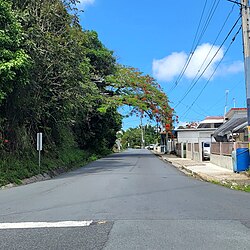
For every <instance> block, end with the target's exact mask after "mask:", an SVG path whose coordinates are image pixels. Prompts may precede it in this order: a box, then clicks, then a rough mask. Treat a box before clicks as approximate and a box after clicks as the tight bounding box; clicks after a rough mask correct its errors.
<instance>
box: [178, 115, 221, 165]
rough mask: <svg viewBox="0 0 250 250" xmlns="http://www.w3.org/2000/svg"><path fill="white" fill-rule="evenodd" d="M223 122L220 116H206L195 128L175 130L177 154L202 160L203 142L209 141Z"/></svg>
mask: <svg viewBox="0 0 250 250" xmlns="http://www.w3.org/2000/svg"><path fill="white" fill-rule="evenodd" d="M222 124H223V117H222V116H208V117H206V118H205V120H203V121H201V122H200V123H199V124H198V126H197V127H196V128H195V127H194V128H189V127H187V128H180V129H176V132H177V147H176V149H177V150H176V151H177V152H176V153H177V155H179V156H181V157H183V158H185V157H187V158H190V159H194V160H197V161H202V159H203V144H204V143H205V142H208V143H211V141H212V140H213V137H212V135H213V133H214V132H215V130H216V129H217V128H218V127H220V126H221V125H222Z"/></svg>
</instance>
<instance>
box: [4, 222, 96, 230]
mask: <svg viewBox="0 0 250 250" xmlns="http://www.w3.org/2000/svg"><path fill="white" fill-rule="evenodd" d="M92 222H93V221H92V220H90V221H59V222H17V223H0V230H1V229H26V228H47V227H48V228H52V227H88V226H90V225H91V224H92Z"/></svg>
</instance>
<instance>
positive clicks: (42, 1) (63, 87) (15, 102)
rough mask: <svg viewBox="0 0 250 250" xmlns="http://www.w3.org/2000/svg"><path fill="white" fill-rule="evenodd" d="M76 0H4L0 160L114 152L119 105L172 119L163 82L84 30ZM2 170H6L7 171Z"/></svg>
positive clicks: (0, 10) (0, 9)
mask: <svg viewBox="0 0 250 250" xmlns="http://www.w3.org/2000/svg"><path fill="white" fill-rule="evenodd" d="M76 2H77V1H75V0H64V1H61V0H53V1H52V0H25V1H24V0H15V1H14V0H0V52H1V53H0V78H1V81H0V150H1V154H0V155H1V156H0V158H2V159H3V158H4V157H6V155H11V154H14V155H18V157H24V156H25V157H31V158H32V157H33V155H34V151H35V147H36V133H38V132H42V133H43V136H44V151H43V154H44V155H52V158H53V159H54V158H56V157H59V155H60V152H61V151H60V150H61V149H63V148H64V149H65V148H68V149H69V148H77V149H81V150H85V151H93V152H97V153H103V152H107V151H108V150H110V149H111V148H112V146H113V144H114V142H115V139H116V132H117V131H119V130H120V129H121V124H122V123H121V121H122V116H121V115H120V114H119V113H118V111H117V110H118V108H119V107H120V106H123V105H127V106H128V107H130V114H129V115H133V114H137V115H145V116H148V117H149V118H150V119H155V120H157V121H162V122H163V123H170V122H171V117H172V115H173V110H172V109H171V108H170V106H169V102H168V98H167V96H166V94H165V93H164V91H163V90H162V89H161V87H160V85H159V84H158V83H157V82H156V81H155V79H153V78H152V77H150V76H149V75H145V74H143V73H142V72H140V70H138V69H136V68H133V67H129V66H124V65H120V64H119V63H118V62H117V61H116V57H115V56H114V53H113V51H112V50H110V49H108V48H106V47H105V46H104V44H103V43H102V42H101V41H100V40H99V38H98V34H97V33H96V32H95V31H89V30H84V29H83V28H82V27H81V26H80V24H79V20H78V16H77V9H76V5H75V4H76ZM0 171H1V170H0Z"/></svg>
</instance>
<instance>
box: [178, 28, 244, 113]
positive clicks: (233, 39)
mask: <svg viewBox="0 0 250 250" xmlns="http://www.w3.org/2000/svg"><path fill="white" fill-rule="evenodd" d="M240 30H241V27H240V28H239V29H238V31H237V32H236V34H235V35H234V37H233V38H232V41H231V43H230V44H229V46H228V48H227V50H226V51H225V53H224V55H223V57H222V58H221V60H220V61H219V63H218V64H217V66H216V67H215V69H214V71H213V73H212V74H211V76H210V77H209V79H208V80H207V82H206V83H205V85H204V87H203V88H202V89H201V91H200V92H199V94H198V96H197V97H196V98H195V100H194V101H193V102H192V104H191V105H190V106H189V108H188V109H187V111H186V112H185V113H184V114H183V115H181V117H184V116H185V115H186V114H187V113H188V112H189V110H190V109H191V107H192V106H193V105H194V104H195V102H196V101H197V100H198V99H199V97H200V96H201V94H202V93H203V91H204V90H205V88H206V87H207V85H208V83H209V82H210V80H211V79H212V77H213V76H214V74H215V72H216V71H217V69H218V67H219V65H220V64H221V62H222V61H223V59H224V58H225V56H226V54H227V52H228V51H229V49H230V48H231V45H232V44H233V42H234V41H235V39H236V37H237V35H238V34H239V32H240Z"/></svg>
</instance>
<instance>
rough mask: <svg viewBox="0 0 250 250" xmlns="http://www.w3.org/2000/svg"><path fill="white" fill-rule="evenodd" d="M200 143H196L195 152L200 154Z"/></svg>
mask: <svg viewBox="0 0 250 250" xmlns="http://www.w3.org/2000/svg"><path fill="white" fill-rule="evenodd" d="M199 151H200V150H199V143H194V152H199Z"/></svg>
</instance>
